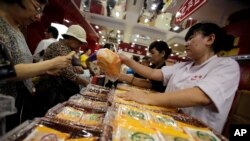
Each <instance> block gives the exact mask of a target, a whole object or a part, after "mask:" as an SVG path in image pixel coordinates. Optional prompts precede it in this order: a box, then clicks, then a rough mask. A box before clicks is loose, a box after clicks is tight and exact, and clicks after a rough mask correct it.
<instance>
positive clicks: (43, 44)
mask: <svg viewBox="0 0 250 141" xmlns="http://www.w3.org/2000/svg"><path fill="white" fill-rule="evenodd" d="M56 41H57V40H56V39H54V38H49V39H43V40H41V41H40V42H39V44H38V45H37V48H36V50H35V52H34V55H33V58H34V59H39V58H40V55H39V53H40V52H41V51H42V50H46V49H47V47H48V46H49V45H50V44H52V43H54V42H56Z"/></svg>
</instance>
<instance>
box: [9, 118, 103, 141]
mask: <svg viewBox="0 0 250 141" xmlns="http://www.w3.org/2000/svg"><path fill="white" fill-rule="evenodd" d="M100 137H101V132H95V131H90V130H86V129H83V128H76V127H74V126H72V125H69V124H61V123H55V122H53V121H51V120H50V119H48V118H39V119H35V120H34V121H33V122H32V123H31V124H30V125H28V126H26V127H25V128H23V129H21V130H19V131H17V132H16V133H14V134H13V135H12V136H11V137H10V138H9V140H23V141H74V140H76V141H85V140H86V141H97V140H99V139H100Z"/></svg>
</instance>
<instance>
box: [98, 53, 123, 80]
mask: <svg viewBox="0 0 250 141" xmlns="http://www.w3.org/2000/svg"><path fill="white" fill-rule="evenodd" d="M97 64H98V66H99V67H100V68H101V70H102V71H104V73H105V74H106V76H107V78H108V79H110V80H111V81H116V80H117V79H118V78H119V74H120V69H121V60H120V58H119V56H118V55H117V54H116V53H114V52H112V51H111V50H109V49H106V48H104V49H100V50H99V51H98V52H97Z"/></svg>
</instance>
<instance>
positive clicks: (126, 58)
mask: <svg viewBox="0 0 250 141" xmlns="http://www.w3.org/2000/svg"><path fill="white" fill-rule="evenodd" d="M118 55H119V57H120V59H121V62H122V63H123V64H126V63H127V62H128V61H129V60H130V59H129V58H128V57H127V56H126V55H124V54H118Z"/></svg>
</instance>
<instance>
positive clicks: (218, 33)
mask: <svg viewBox="0 0 250 141" xmlns="http://www.w3.org/2000/svg"><path fill="white" fill-rule="evenodd" d="M197 32H201V34H202V35H203V36H209V35H211V34H214V35H215V40H214V43H213V44H212V49H213V51H214V52H215V53H218V52H219V51H222V50H225V51H229V50H231V49H232V48H233V42H234V36H233V35H228V34H227V33H226V31H224V30H223V29H222V28H221V27H219V26H218V25H216V24H214V23H197V24H195V25H194V26H192V27H191V28H190V29H189V31H188V32H187V34H186V36H185V40H186V41H188V40H189V38H190V37H191V36H192V35H194V34H195V33H197Z"/></svg>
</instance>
